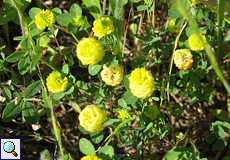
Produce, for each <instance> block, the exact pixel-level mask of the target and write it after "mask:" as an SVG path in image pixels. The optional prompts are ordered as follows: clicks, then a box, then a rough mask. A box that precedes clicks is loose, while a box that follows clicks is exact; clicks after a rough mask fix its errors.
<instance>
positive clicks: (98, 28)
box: [92, 17, 115, 38]
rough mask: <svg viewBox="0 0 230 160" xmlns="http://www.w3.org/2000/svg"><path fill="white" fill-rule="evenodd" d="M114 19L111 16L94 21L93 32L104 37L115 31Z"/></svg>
mask: <svg viewBox="0 0 230 160" xmlns="http://www.w3.org/2000/svg"><path fill="white" fill-rule="evenodd" d="M114 29H115V27H114V25H113V21H112V20H111V19H110V18H109V17H101V18H98V19H96V20H95V21H94V22H93V28H92V30H93V32H94V36H96V37H99V38H101V37H104V36H105V35H109V34H110V33H113V32H114Z"/></svg>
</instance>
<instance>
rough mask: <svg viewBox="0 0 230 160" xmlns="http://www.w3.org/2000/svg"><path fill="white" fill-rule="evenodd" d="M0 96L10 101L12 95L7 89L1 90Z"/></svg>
mask: <svg viewBox="0 0 230 160" xmlns="http://www.w3.org/2000/svg"><path fill="white" fill-rule="evenodd" d="M2 95H3V96H4V97H6V99H8V100H11V99H12V94H11V91H10V89H8V88H5V87H4V88H2Z"/></svg>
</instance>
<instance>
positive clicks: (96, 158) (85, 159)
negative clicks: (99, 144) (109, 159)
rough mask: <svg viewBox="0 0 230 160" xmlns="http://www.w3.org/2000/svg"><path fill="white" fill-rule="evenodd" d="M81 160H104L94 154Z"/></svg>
mask: <svg viewBox="0 0 230 160" xmlns="http://www.w3.org/2000/svg"><path fill="white" fill-rule="evenodd" d="M81 160H102V159H101V158H98V156H96V155H94V154H91V155H88V156H84V157H82V158H81Z"/></svg>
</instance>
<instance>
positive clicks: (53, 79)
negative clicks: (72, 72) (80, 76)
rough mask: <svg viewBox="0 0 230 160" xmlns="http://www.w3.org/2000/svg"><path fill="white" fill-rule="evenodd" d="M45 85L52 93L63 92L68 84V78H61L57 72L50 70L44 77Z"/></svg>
mask: <svg viewBox="0 0 230 160" xmlns="http://www.w3.org/2000/svg"><path fill="white" fill-rule="evenodd" d="M46 85H47V87H48V90H49V91H50V92H52V93H60V92H64V91H65V90H66V87H67V85H68V78H67V77H65V78H62V77H61V73H59V72H52V73H50V74H49V76H48V77H47V78H46Z"/></svg>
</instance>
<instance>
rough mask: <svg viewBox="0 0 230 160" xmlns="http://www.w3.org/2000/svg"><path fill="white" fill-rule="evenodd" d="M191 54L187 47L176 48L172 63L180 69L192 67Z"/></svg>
mask: <svg viewBox="0 0 230 160" xmlns="http://www.w3.org/2000/svg"><path fill="white" fill-rule="evenodd" d="M192 57H193V55H192V54H191V52H190V50H189V49H177V50H176V51H175V55H174V63H175V65H176V66H177V67H178V68H179V69H180V70H185V71H186V70H188V69H190V68H191V67H192V63H193V59H192Z"/></svg>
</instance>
